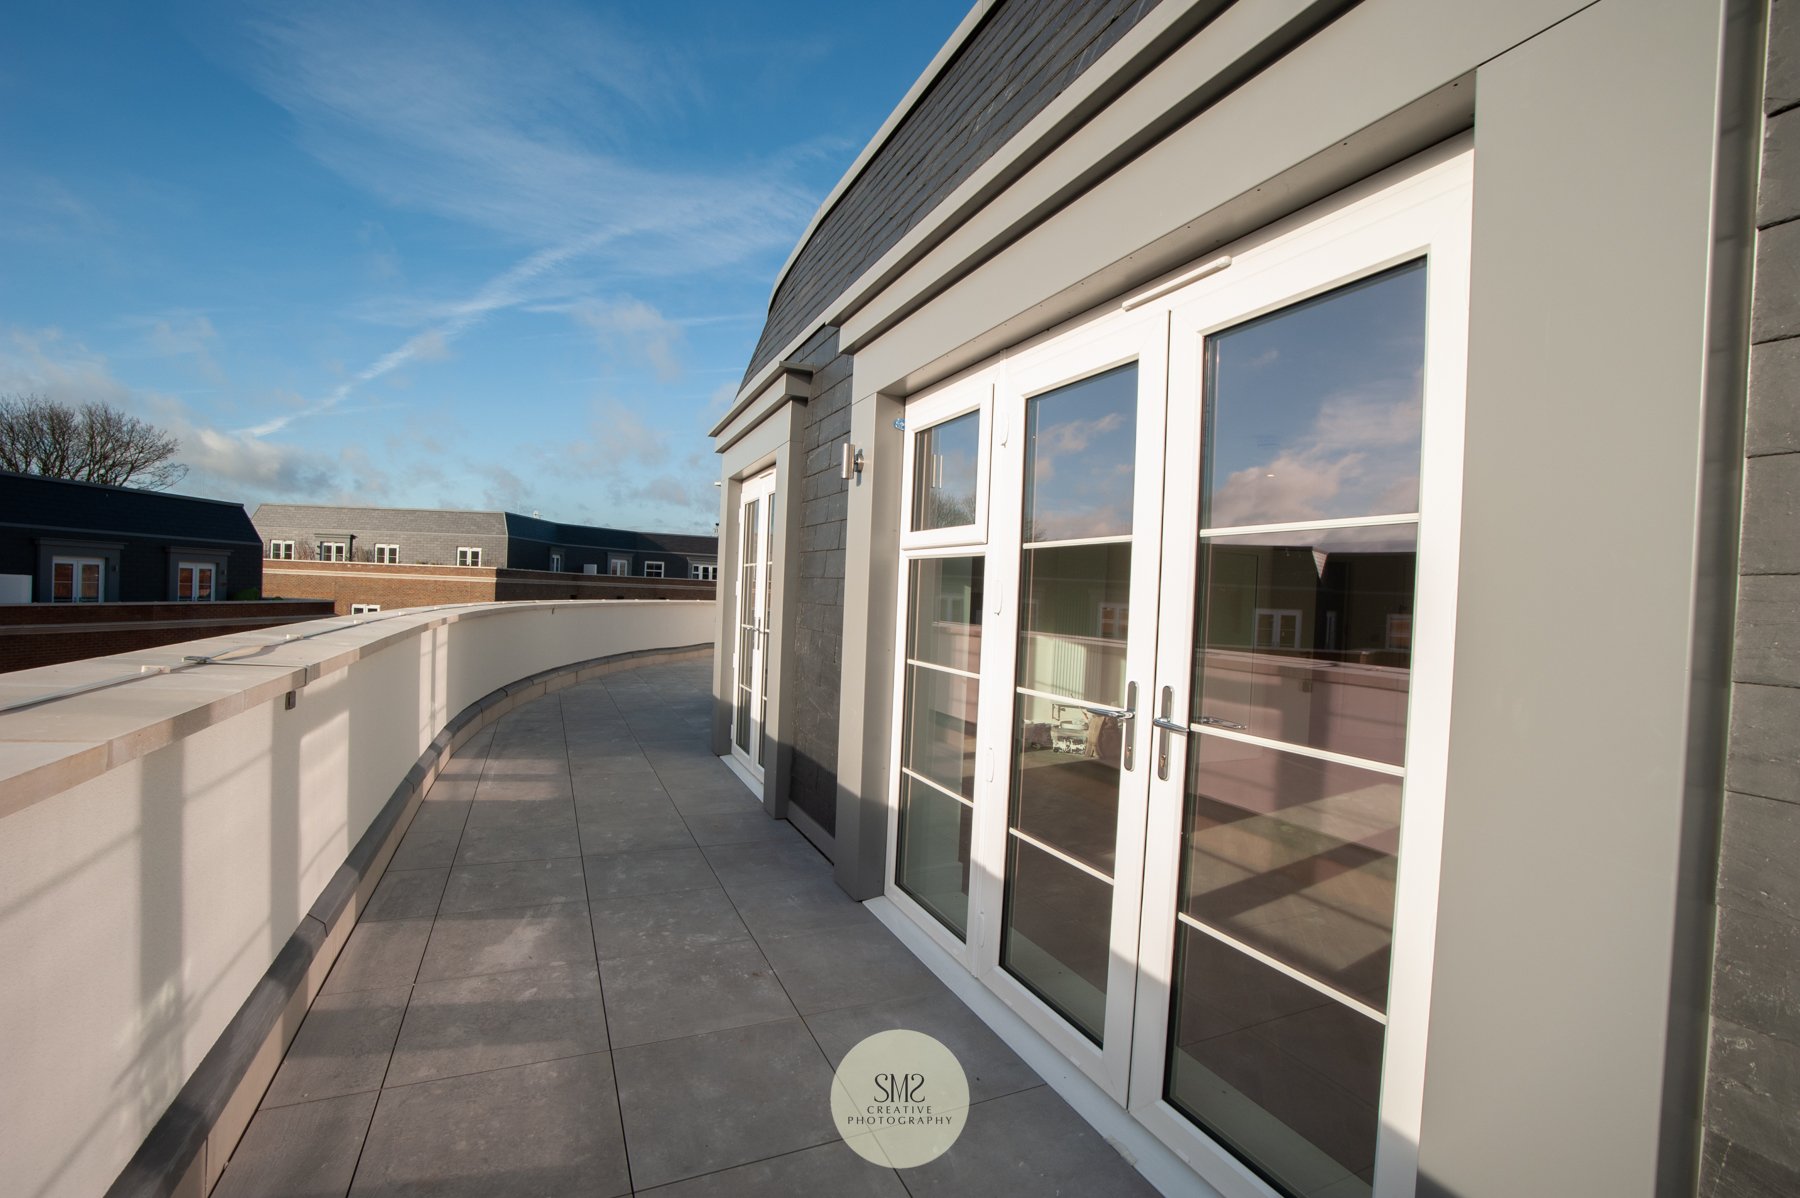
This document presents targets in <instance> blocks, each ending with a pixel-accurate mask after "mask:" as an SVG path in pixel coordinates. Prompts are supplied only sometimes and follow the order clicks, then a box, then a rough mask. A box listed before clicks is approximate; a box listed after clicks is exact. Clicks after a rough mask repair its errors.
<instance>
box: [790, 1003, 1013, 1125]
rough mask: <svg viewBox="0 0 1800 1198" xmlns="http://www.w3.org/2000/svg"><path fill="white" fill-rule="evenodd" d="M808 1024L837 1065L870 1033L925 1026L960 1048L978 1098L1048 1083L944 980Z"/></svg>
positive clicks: (812, 1017)
mask: <svg viewBox="0 0 1800 1198" xmlns="http://www.w3.org/2000/svg"><path fill="white" fill-rule="evenodd" d="M806 1026H807V1027H808V1028H810V1029H811V1030H812V1034H813V1038H814V1039H815V1040H817V1041H818V1042H819V1047H820V1048H821V1049H823V1050H824V1052H825V1056H826V1058H827V1059H828V1060H830V1062H831V1064H832V1067H833V1068H834V1069H835V1068H836V1067H837V1065H838V1062H840V1061H842V1060H843V1059H844V1056H845V1054H846V1053H848V1052H849V1051H850V1050H851V1049H852V1048H855V1047H856V1046H857V1045H858V1044H860V1043H862V1042H863V1041H864V1040H866V1039H867V1038H868V1037H870V1036H873V1035H875V1034H876V1033H878V1032H886V1031H893V1030H895V1029H897V1028H898V1029H904V1030H906V1031H914V1032H924V1033H925V1034H926V1035H928V1036H931V1037H933V1038H934V1039H936V1040H938V1041H939V1042H941V1043H942V1044H943V1045H944V1047H945V1048H948V1049H949V1050H950V1051H951V1052H952V1053H953V1054H955V1056H956V1060H957V1063H958V1064H960V1065H961V1066H962V1068H963V1073H964V1074H965V1075H966V1076H967V1077H968V1079H969V1098H970V1101H972V1102H986V1101H987V1100H988V1099H990V1098H999V1097H1001V1096H1002V1095H1006V1094H1016V1093H1018V1092H1019V1091H1020V1090H1029V1089H1032V1088H1034V1087H1036V1086H1041V1085H1043V1084H1044V1079H1043V1078H1041V1077H1039V1076H1038V1075H1037V1072H1036V1070H1034V1069H1032V1067H1031V1066H1029V1065H1027V1064H1026V1063H1025V1062H1024V1061H1022V1060H1021V1059H1019V1055H1018V1054H1017V1053H1015V1052H1013V1050H1012V1049H1010V1048H1008V1047H1007V1046H1006V1042H1005V1041H1003V1040H1001V1039H1000V1037H999V1036H996V1035H995V1034H994V1033H993V1032H992V1031H991V1030H990V1029H989V1028H988V1026H987V1024H985V1023H983V1022H981V1020H979V1019H977V1018H976V1017H975V1014H974V1012H972V1011H970V1010H969V1008H968V1007H966V1006H964V1005H963V1002H962V1000H961V999H959V998H957V997H956V995H954V994H952V993H950V991H949V990H948V989H946V988H944V987H941V986H940V987H939V988H938V989H936V990H933V991H929V992H927V993H925V994H921V995H916V996H914V997H912V998H895V999H888V1000H886V1001H883V1002H875V1003H869V1004H867V1005H865V1006H860V1007H840V1008H838V1009H837V1010H834V1011H822V1012H820V1013H819V1014H816V1015H808V1016H807V1017H806Z"/></svg>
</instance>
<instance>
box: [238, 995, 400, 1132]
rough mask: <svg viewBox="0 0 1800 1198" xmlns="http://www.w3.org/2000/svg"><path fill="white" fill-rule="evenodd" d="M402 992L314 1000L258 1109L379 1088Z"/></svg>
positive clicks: (397, 1021)
mask: <svg viewBox="0 0 1800 1198" xmlns="http://www.w3.org/2000/svg"><path fill="white" fill-rule="evenodd" d="M408 993H409V990H408V988H407V987H405V986H389V987H385V988H383V989H380V990H351V991H347V992H345V993H342V994H321V995H320V996H319V997H318V998H316V999H314V1000H313V1005H312V1009H311V1010H310V1011H308V1012H307V1013H306V1021H305V1022H304V1023H302V1024H301V1025H300V1032H299V1034H298V1035H296V1036H295V1037H294V1042H293V1043H292V1044H290V1045H289V1046H288V1050H287V1056H286V1057H285V1058H283V1060H282V1062H281V1068H279V1069H277V1070H276V1071H275V1080H274V1081H273V1082H271V1083H270V1084H269V1089H268V1091H267V1092H266V1093H265V1094H264V1095H263V1100H262V1105H263V1106H264V1107H278V1106H291V1105H292V1104H294V1103H296V1102H313V1101H316V1100H318V1099H321V1098H337V1097H340V1096H341V1095H344V1094H360V1093H362V1092H364V1091H366V1090H378V1089H380V1088H381V1079H382V1078H383V1077H384V1076H386V1074H387V1067H388V1056H389V1054H391V1053H392V1052H393V1050H394V1039H395V1037H396V1036H398V1035H399V1033H400V1018H401V1016H402V1015H404V1014H405V1013H406V999H407V995H408Z"/></svg>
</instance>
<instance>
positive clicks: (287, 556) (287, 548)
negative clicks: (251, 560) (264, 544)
mask: <svg viewBox="0 0 1800 1198" xmlns="http://www.w3.org/2000/svg"><path fill="white" fill-rule="evenodd" d="M269 560H270V561H272V562H291V561H293V560H294V543H293V542H292V541H274V540H272V541H270V542H269Z"/></svg>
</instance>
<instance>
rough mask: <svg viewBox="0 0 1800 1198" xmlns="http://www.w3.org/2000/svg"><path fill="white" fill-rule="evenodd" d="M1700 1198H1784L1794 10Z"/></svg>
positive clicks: (1794, 902)
mask: <svg viewBox="0 0 1800 1198" xmlns="http://www.w3.org/2000/svg"><path fill="white" fill-rule="evenodd" d="M1763 101H1764V112H1765V113H1766V123H1765V125H1764V129H1763V133H1764V137H1763V160H1762V178H1761V184H1760V187H1759V194H1758V197H1757V200H1758V202H1757V212H1756V224H1757V266H1756V286H1755V293H1754V298H1753V300H1752V305H1753V308H1752V312H1753V314H1752V317H1751V340H1752V342H1753V346H1752V349H1751V352H1750V405H1749V420H1748V426H1747V429H1746V435H1745V445H1744V449H1745V455H1746V460H1745V463H1744V470H1745V487H1744V509H1743V521H1744V523H1743V538H1742V541H1741V552H1740V557H1739V571H1740V574H1741V578H1740V581H1739V591H1738V624H1737V641H1736V645H1735V653H1734V655H1733V666H1732V722H1731V746H1730V752H1729V756H1728V758H1727V764H1726V775H1725V777H1726V788H1727V789H1726V795H1725V817H1724V829H1723V837H1722V844H1721V851H1720V861H1719V879H1718V906H1719V911H1718V930H1717V936H1716V948H1715V958H1714V972H1713V989H1712V1043H1711V1053H1710V1056H1709V1058H1708V1062H1707V1083H1706V1111H1705V1129H1706V1132H1705V1136H1706V1138H1705V1151H1704V1155H1703V1159H1702V1163H1701V1170H1700V1187H1699V1193H1700V1194H1701V1196H1702V1198H1777V1196H1778V1195H1780V1196H1786V1195H1794V1194H1800V2H1796V0H1776V3H1775V4H1774V5H1773V6H1772V10H1771V19H1770V25H1769V45H1768V60H1767V73H1766V75H1765V77H1764V95H1763Z"/></svg>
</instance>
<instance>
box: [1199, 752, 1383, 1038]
mask: <svg viewBox="0 0 1800 1198" xmlns="http://www.w3.org/2000/svg"><path fill="white" fill-rule="evenodd" d="M1192 756H1193V758H1194V765H1193V767H1192V768H1191V770H1190V772H1189V780H1188V787H1189V791H1188V800H1187V838H1186V842H1185V844H1186V860H1185V869H1184V870H1183V877H1182V886H1181V891H1182V896H1181V900H1182V901H1181V910H1182V912H1183V913H1184V914H1186V915H1188V916H1191V917H1192V918H1194V919H1196V920H1198V921H1199V922H1201V923H1203V924H1206V925H1207V926H1208V927H1212V928H1215V929H1217V930H1219V931H1220V932H1223V933H1224V934H1226V935H1228V936H1230V937H1231V938H1232V939H1233V940H1236V941H1238V942H1240V943H1242V944H1246V945H1249V946H1250V947H1251V948H1254V949H1256V950H1258V951H1259V952H1262V953H1265V954H1267V955H1268V956H1270V957H1273V958H1274V959H1276V960H1277V961H1280V962H1281V963H1282V964H1284V965H1287V966H1289V967H1290V968H1292V969H1295V970H1298V971H1299V972H1301V973H1303V974H1305V975H1307V976H1308V977H1311V978H1316V979H1317V980H1319V981H1320V982H1322V983H1324V984H1325V985H1326V986H1328V987H1330V988H1331V989H1333V990H1335V991H1337V992H1339V993H1341V994H1345V995H1348V996H1350V997H1351V998H1354V999H1356V1000H1357V1001H1359V1002H1363V1003H1366V1004H1368V1005H1369V1006H1371V1007H1373V1008H1375V1009H1377V1010H1383V1009H1385V1008H1386V1006H1387V986H1388V958H1389V946H1390V945H1391V943H1392V940H1393V934H1392V928H1393V919H1394V874H1395V856H1396V854H1397V852H1398V850H1399V847H1400V846H1399V841H1400V779H1399V778H1396V777H1394V776H1393V775H1391V774H1381V773H1376V772H1375V771H1373V770H1363V769H1357V768H1356V767H1355V766H1349V765H1339V764H1337V763H1335V762H1330V761H1321V760H1319V759H1318V758H1315V757H1303V756H1301V755H1299V754H1297V753H1284V752H1280V751H1278V750H1275V749H1269V748H1264V747H1262V746H1260V745H1250V744H1245V743H1244V742H1242V741H1237V740H1228V739H1226V738H1224V737H1219V736H1199V737H1196V738H1194V745H1193V752H1192Z"/></svg>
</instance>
